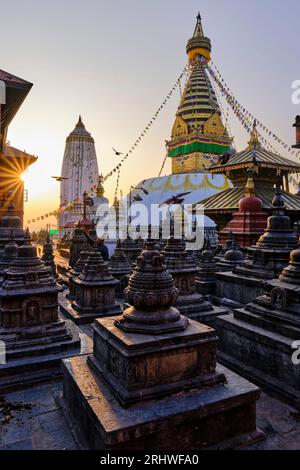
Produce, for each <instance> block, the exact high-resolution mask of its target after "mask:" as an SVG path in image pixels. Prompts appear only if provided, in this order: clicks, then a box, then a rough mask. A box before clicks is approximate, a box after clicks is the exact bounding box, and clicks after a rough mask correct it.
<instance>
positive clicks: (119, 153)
mask: <svg viewBox="0 0 300 470" xmlns="http://www.w3.org/2000/svg"><path fill="white" fill-rule="evenodd" d="M112 149H113V151H114V152H115V154H116V155H118V156H119V155H123V153H122V152H118V150H116V149H114V148H113V147H112Z"/></svg>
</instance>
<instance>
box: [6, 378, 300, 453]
mask: <svg viewBox="0 0 300 470" xmlns="http://www.w3.org/2000/svg"><path fill="white" fill-rule="evenodd" d="M61 393H62V383H61V382H56V383H51V384H44V385H39V386H35V387H33V388H28V389H25V390H19V391H15V392H12V393H9V394H6V395H5V398H6V401H7V402H12V403H16V402H17V403H22V404H23V405H31V407H29V409H23V410H22V409H21V410H20V411H18V410H16V411H12V412H11V414H12V418H11V419H10V420H9V421H8V422H7V423H5V424H0V450H21V449H24V450H29V449H36V450H64V449H65V450H67V449H68V450H75V449H78V446H77V445H76V443H75V441H74V439H73V436H72V434H71V431H70V429H69V427H68V424H67V422H66V420H65V417H64V414H63V412H62V409H61V407H60V405H59V401H58V400H57V396H58V395H59V394H61ZM1 418H3V415H1V412H0V423H1ZM257 423H258V427H259V428H260V429H262V430H263V431H264V432H265V433H266V439H265V440H264V441H261V442H259V443H256V444H253V445H252V446H250V447H248V448H247V449H256V450H263V449H268V450H270V449H274V450H275V449H278V450H283V449H289V450H296V449H298V450H299V449H300V413H296V412H295V411H294V410H293V409H292V408H291V407H289V406H288V405H286V404H284V403H282V402H280V401H278V400H276V399H275V398H272V397H270V396H268V395H266V394H264V393H262V396H261V399H260V400H259V402H258V406H257Z"/></svg>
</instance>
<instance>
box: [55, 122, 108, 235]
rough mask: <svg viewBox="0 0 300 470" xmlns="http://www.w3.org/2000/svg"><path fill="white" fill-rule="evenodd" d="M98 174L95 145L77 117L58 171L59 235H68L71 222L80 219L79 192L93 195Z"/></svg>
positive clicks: (70, 230)
mask: <svg viewBox="0 0 300 470" xmlns="http://www.w3.org/2000/svg"><path fill="white" fill-rule="evenodd" d="M98 175H99V171H98V162H97V155H96V150H95V142H94V139H93V138H92V136H91V134H90V133H89V132H88V131H87V130H86V128H85V126H84V124H83V122H82V120H81V116H79V120H78V122H77V124H76V127H75V129H74V130H73V131H72V132H71V133H70V134H69V136H68V137H67V139H66V147H65V153H64V158H63V163H62V169H61V177H62V178H63V179H62V181H61V183H60V215H59V231H60V236H62V235H64V234H65V233H66V234H68V233H70V232H72V228H73V225H74V223H76V222H77V221H78V220H79V219H80V218H81V216H82V198H83V193H84V191H88V194H89V195H90V196H93V195H94V194H95V189H96V188H97V179H98Z"/></svg>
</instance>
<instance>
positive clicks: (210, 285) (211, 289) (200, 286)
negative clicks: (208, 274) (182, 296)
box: [195, 278, 216, 298]
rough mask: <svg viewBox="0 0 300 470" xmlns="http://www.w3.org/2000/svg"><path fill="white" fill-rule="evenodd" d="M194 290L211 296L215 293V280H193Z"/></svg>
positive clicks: (205, 295)
mask: <svg viewBox="0 0 300 470" xmlns="http://www.w3.org/2000/svg"><path fill="white" fill-rule="evenodd" d="M195 286H196V292H198V294H200V295H203V296H204V297H208V298H209V297H211V296H214V295H215V294H216V281H200V280H199V279H197V278H196V280H195Z"/></svg>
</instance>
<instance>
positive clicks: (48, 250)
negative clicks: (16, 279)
mask: <svg viewBox="0 0 300 470" xmlns="http://www.w3.org/2000/svg"><path fill="white" fill-rule="evenodd" d="M42 260H43V261H44V263H45V264H46V266H49V267H50V268H51V272H52V276H53V277H54V278H55V279H56V277H57V271H56V264H55V261H54V255H53V245H52V242H51V240H50V235H49V234H48V235H47V240H46V243H44V245H43V254H42Z"/></svg>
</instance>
